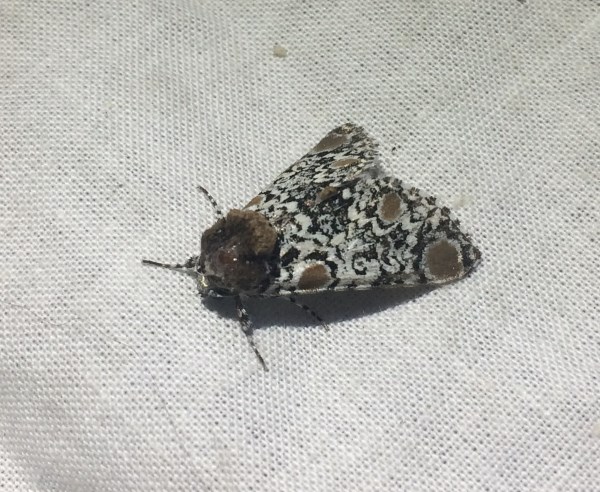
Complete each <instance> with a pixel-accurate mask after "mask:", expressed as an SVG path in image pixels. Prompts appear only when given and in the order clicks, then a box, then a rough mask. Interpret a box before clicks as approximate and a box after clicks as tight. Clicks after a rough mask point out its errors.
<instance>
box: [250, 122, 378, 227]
mask: <svg viewBox="0 0 600 492" xmlns="http://www.w3.org/2000/svg"><path fill="white" fill-rule="evenodd" d="M376 160H377V149H376V145H375V143H374V142H373V140H372V139H371V138H370V137H369V136H368V135H366V134H365V132H364V130H363V129H362V128H361V127H358V126H356V125H353V124H351V123H347V124H345V125H342V126H340V127H338V128H335V129H334V130H332V131H331V132H329V133H328V134H327V135H326V136H325V137H324V138H323V139H322V140H321V141H320V142H319V143H318V144H317V145H315V146H314V147H313V148H312V149H311V150H310V151H309V152H308V153H307V154H306V155H305V156H304V157H302V158H301V159H300V160H298V161H296V162H295V163H294V164H292V165H291V166H290V167H289V168H288V169H286V170H285V171H284V172H283V173H281V174H280V175H279V176H278V177H277V178H276V179H275V181H273V183H272V184H271V185H270V186H269V187H268V188H267V189H265V190H263V191H262V192H261V193H259V194H258V195H257V196H255V197H254V198H253V199H252V200H250V202H249V203H248V204H247V205H246V207H244V209H245V210H252V211H257V212H260V213H262V214H263V215H265V216H266V217H267V218H268V219H269V220H270V221H271V222H272V223H273V224H274V225H276V226H278V227H281V226H283V225H285V223H286V222H287V220H289V218H290V217H293V216H294V215H295V214H297V213H298V212H300V211H302V210H304V209H305V208H306V207H313V206H315V205H318V204H320V203H321V202H322V201H324V200H326V199H328V198H330V197H331V196H333V195H335V194H338V193H340V191H341V190H342V189H344V188H345V187H347V186H349V185H350V184H352V183H353V182H355V181H356V180H358V179H359V177H360V176H361V175H362V174H363V173H365V172H366V171H368V170H369V169H372V168H374V167H375V166H376Z"/></svg>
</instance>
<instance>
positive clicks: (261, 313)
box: [204, 286, 435, 329]
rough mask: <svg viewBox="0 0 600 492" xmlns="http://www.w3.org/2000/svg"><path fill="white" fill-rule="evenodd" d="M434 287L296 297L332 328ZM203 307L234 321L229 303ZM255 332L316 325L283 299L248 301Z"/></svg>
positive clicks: (207, 300)
mask: <svg viewBox="0 0 600 492" xmlns="http://www.w3.org/2000/svg"><path fill="white" fill-rule="evenodd" d="M434 289H435V287H431V286H418V287H396V288H383V289H372V290H362V291H343V292H322V293H318V294H305V295H298V296H296V300H297V301H298V303H300V304H304V305H306V306H308V307H309V308H310V309H312V310H313V311H314V312H315V313H317V314H318V315H319V316H320V317H321V318H323V320H324V321H325V323H327V324H332V323H336V322H339V321H343V320H347V319H356V318H360V317H364V316H369V315H371V314H374V313H377V312H381V311H385V310H387V309H390V308H393V307H396V306H399V305H402V304H406V303H409V302H412V301H414V300H415V299H418V298H419V297H421V296H423V295H426V294H428V293H429V292H431V291H433V290H434ZM204 303H205V306H206V307H207V308H208V309H209V310H211V311H214V312H217V313H218V314H219V315H220V316H222V317H224V318H231V317H235V312H236V311H235V304H234V302H233V300H232V299H227V298H223V299H216V298H205V299H204ZM244 305H245V306H246V309H247V310H248V314H249V315H250V319H251V320H252V323H253V325H254V327H255V329H265V328H268V327H271V326H281V325H283V326H286V327H311V326H318V325H319V322H318V320H316V319H315V318H314V317H312V316H311V315H310V314H309V313H307V312H306V311H304V310H303V309H301V308H300V307H298V306H296V305H294V304H293V303H291V302H289V301H288V300H287V299H286V298H285V297H272V298H248V299H246V300H244Z"/></svg>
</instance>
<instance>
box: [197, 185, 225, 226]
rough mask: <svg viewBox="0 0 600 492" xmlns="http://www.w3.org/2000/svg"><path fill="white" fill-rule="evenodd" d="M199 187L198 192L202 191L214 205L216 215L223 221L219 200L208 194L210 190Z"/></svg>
mask: <svg viewBox="0 0 600 492" xmlns="http://www.w3.org/2000/svg"><path fill="white" fill-rule="evenodd" d="M197 187H198V191H200V192H201V193H202V194H203V195H204V196H205V197H206V198H207V199H208V201H209V202H210V204H211V205H212V208H213V209H214V211H215V214H216V215H217V218H218V219H222V218H223V210H221V207H219V204H218V203H217V200H215V199H214V198H213V196H212V195H211V194H210V193H209V192H208V190H207V189H206V188H204V187H203V186H200V185H197Z"/></svg>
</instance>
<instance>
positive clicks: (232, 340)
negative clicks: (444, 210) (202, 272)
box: [0, 0, 600, 491]
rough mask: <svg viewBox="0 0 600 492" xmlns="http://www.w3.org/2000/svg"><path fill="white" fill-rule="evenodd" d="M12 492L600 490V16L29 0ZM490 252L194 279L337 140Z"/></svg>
mask: <svg viewBox="0 0 600 492" xmlns="http://www.w3.org/2000/svg"><path fill="white" fill-rule="evenodd" d="M0 44H1V46H2V50H0V173H1V175H0V227H1V229H0V253H1V260H2V273H1V274H0V308H1V309H0V336H1V339H0V489H2V490H36V491H37V490H39V491H45V490H61V491H63V490H64V491H80V490H81V491H84V490H85V491H93V490H98V491H109V490H114V491H123V490H145V491H147V490H156V491H163V490H215V491H237V490H256V491H284V490H295V491H307V490H327V491H335V490H341V491H346V490H353V491H354V490H368V491H372V490H410V491H431V490H440V491H450V490H453V491H463V490H486V491H593V490H600V331H599V330H598V327H599V324H600V323H599V318H600V316H599V314H598V306H599V304H600V283H599V282H598V278H599V276H600V259H599V254H598V251H599V241H600V234H599V232H600V225H599V224H600V220H599V211H600V204H599V201H600V199H599V197H600V171H599V163H600V123H599V122H600V104H599V101H600V90H599V88H600V63H599V60H600V58H599V56H598V55H599V50H600V5H599V4H598V2H597V1H592V0H547V1H543V2H542V1H539V0H523V1H518V0H500V1H495V2H475V1H471V0H455V1H449V0H448V1H440V2H418V1H391V0H390V1H372V2H364V1H359V0H346V1H343V2H342V1H336V2H321V1H316V0H308V1H298V0H286V1H256V0H255V1H242V0H227V1H200V0H188V1H184V0H179V1H177V0H161V1H156V0H150V1H141V2H135V1H120V0H113V1H110V0H98V1H83V0H82V1H78V0H75V1H70V2H35V1H25V0H22V1H17V0H4V1H2V2H1V3H0ZM347 121H352V122H354V123H356V124H359V125H362V126H364V127H365V129H366V130H367V131H368V132H369V133H370V134H371V135H373V136H374V137H375V138H376V139H377V141H378V142H379V144H380V153H381V158H382V162H383V166H384V167H385V169H386V170H387V171H389V172H390V173H391V174H393V175H395V176H397V177H399V178H401V179H403V180H405V181H407V182H409V183H411V184H413V185H414V186H417V187H419V188H420V189H422V190H424V191H425V192H426V193H428V194H432V195H435V196H437V197H438V198H440V200H441V201H442V203H444V204H446V205H448V206H449V207H451V208H452V209H453V210H454V211H455V213H456V215H457V216H458V217H459V218H460V220H461V224H462V226H463V227H464V229H465V230H466V231H468V232H469V233H470V234H471V236H472V237H473V241H474V243H475V244H476V245H477V246H478V247H479V248H480V249H481V251H482V255H483V262H482V264H481V266H480V267H479V268H478V269H477V270H476V271H475V272H474V273H473V275H471V276H470V277H468V278H466V279H464V280H462V281H460V282H457V283H455V284H452V285H449V286H445V287H442V288H439V289H435V290H426V291H423V290H418V291H407V290H385V291H379V292H366V293H350V294H335V295H334V294H328V295H323V296H310V297H309V298H307V299H304V301H305V302H306V303H307V304H309V305H310V306H311V307H312V308H313V309H315V310H316V311H317V312H318V313H319V314H320V315H321V316H322V317H323V318H324V319H325V320H326V321H327V323H328V325H329V328H330V329H329V331H326V330H325V329H323V327H321V326H319V324H318V323H315V321H314V320H313V319H311V318H310V317H308V316H307V315H306V313H304V312H303V311H301V310H299V309H298V308H297V307H296V306H293V305H292V304H290V303H287V302H285V301H283V300H277V299H274V300H260V301H252V302H250V303H249V306H248V307H249V311H250V314H251V316H252V319H253V320H254V321H255V323H256V325H257V327H258V330H257V333H256V337H255V339H256V343H257V345H258V346H259V348H260V350H261V352H262V355H263V356H264V357H265V359H266V361H267V364H268V366H269V369H270V370H269V371H268V372H264V371H263V370H262V369H261V367H260V365H259V364H258V363H257V361H256V359H255V357H254V355H253V353H252V351H251V350H250V349H249V347H248V344H247V341H246V339H245V338H244V336H243V335H242V333H241V331H240V328H239V324H238V322H237V320H236V316H235V308H234V305H233V303H232V302H230V301H229V300H221V301H220V302H219V300H214V301H210V302H205V301H202V300H201V299H200V298H199V296H198V295H197V291H196V287H195V284H194V280H193V279H192V278H191V277H189V276H186V275H182V274H180V273H177V272H170V271H167V270H160V269H156V268H151V267H145V266H142V265H141V263H140V260H141V259H142V258H150V259H155V260H162V261H175V260H184V259H186V258H187V257H189V256H191V255H192V254H195V253H197V252H198V250H199V238H200V234H201V233H202V231H203V230H204V229H206V228H207V227H209V226H210V225H211V224H212V223H213V222H214V220H215V215H214V212H213V210H212V208H211V206H210V204H209V203H208V202H207V200H206V199H205V198H204V197H203V196H202V194H201V193H199V192H198V190H197V189H196V186H197V185H202V186H204V187H206V188H207V189H208V190H210V192H211V193H212V194H213V195H214V196H215V198H216V200H217V201H218V202H219V204H220V205H221V206H222V207H223V208H224V209H229V208H234V207H240V206H242V205H244V204H245V203H246V202H247V201H248V199H250V198H251V197H252V196H254V195H255V194H256V193H257V192H258V191H259V190H260V189H262V188H263V187H265V186H266V185H267V184H268V183H269V182H271V181H272V179H273V178H274V177H275V176H276V175H277V174H278V173H280V172H281V171H282V170H284V169H285V168H286V167H287V166H289V165H290V164H291V163H292V162H293V161H294V160H296V159H297V158H299V157H300V156H302V154H303V153H304V152H305V151H306V150H308V149H309V148H310V147H311V146H312V145H314V144H315V143H316V142H318V141H319V139H320V138H321V137H322V136H323V135H325V134H326V133H327V132H328V131H329V130H331V129H332V128H334V127H335V126H337V125H339V124H342V123H345V122H347Z"/></svg>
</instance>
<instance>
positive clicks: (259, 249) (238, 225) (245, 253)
mask: <svg viewBox="0 0 600 492" xmlns="http://www.w3.org/2000/svg"><path fill="white" fill-rule="evenodd" d="M201 247H202V252H201V254H200V261H199V265H198V273H199V278H198V282H199V287H200V292H201V294H202V295H212V296H231V295H237V294H239V293H244V294H250V295H252V294H256V293H260V292H261V291H262V290H264V288H265V286H266V285H267V284H268V283H269V280H270V275H272V272H273V269H274V268H275V266H274V265H275V264H276V259H277V231H276V230H275V228H274V227H273V226H272V225H271V224H269V222H268V220H267V219H266V218H265V217H264V216H263V215H261V214H259V213H257V212H250V211H245V210H236V209H233V210H230V211H229V213H228V214H227V216H225V217H224V218H222V219H219V220H218V221H217V222H216V223H215V224H214V225H213V226H212V227H211V228H209V229H207V230H206V231H205V232H204V234H202V242H201Z"/></svg>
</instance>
